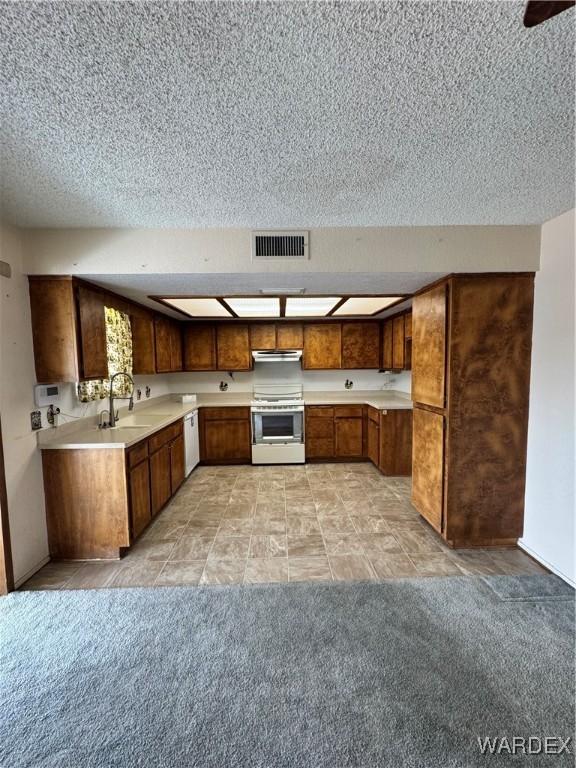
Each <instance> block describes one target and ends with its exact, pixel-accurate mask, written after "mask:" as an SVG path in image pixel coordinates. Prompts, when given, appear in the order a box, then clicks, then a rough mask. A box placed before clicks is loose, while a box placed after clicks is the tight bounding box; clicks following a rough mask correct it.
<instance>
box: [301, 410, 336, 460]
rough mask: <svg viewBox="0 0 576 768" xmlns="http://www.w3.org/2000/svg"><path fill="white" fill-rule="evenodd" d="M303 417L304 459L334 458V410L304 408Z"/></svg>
mask: <svg viewBox="0 0 576 768" xmlns="http://www.w3.org/2000/svg"><path fill="white" fill-rule="evenodd" d="M305 415H306V424H305V427H304V429H305V444H306V458H307V459H332V458H334V408H333V407H332V406H331V405H311V406H307V407H306V410H305Z"/></svg>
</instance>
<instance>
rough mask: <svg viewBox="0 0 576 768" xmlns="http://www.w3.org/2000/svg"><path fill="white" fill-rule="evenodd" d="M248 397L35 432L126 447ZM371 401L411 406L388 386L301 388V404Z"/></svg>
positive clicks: (226, 396)
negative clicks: (112, 423) (105, 425)
mask: <svg viewBox="0 0 576 768" xmlns="http://www.w3.org/2000/svg"><path fill="white" fill-rule="evenodd" d="M251 401H252V393H251V392H222V393H208V394H199V395H198V397H197V401H196V402H195V403H182V402H179V401H176V400H172V399H170V398H169V397H164V398H158V399H157V400H156V401H154V400H152V401H151V402H150V403H143V404H141V405H140V406H139V407H137V408H136V409H135V410H134V411H133V412H128V411H127V410H126V409H121V411H120V414H121V415H120V420H119V422H118V426H117V427H114V428H113V429H98V427H97V420H96V419H95V418H91V419H82V420H81V421H80V422H78V423H77V424H75V423H69V424H66V425H64V426H62V427H58V428H57V429H46V430H42V432H40V433H39V434H38V446H39V447H40V448H42V449H43V450H59V449H94V448H119V449H122V450H124V449H126V448H130V447H131V446H132V445H135V444H136V443H139V442H140V441H141V440H145V439H146V438H148V437H150V436H151V435H153V434H154V432H157V431H158V430H160V429H163V428H164V427H167V426H168V425H169V424H172V423H173V422H174V421H178V419H183V418H184V416H186V414H188V413H191V412H192V411H195V410H196V409H197V408H202V407H209V406H212V407H233V406H236V407H238V406H244V407H247V406H249V405H250V403H251ZM347 403H350V404H352V403H353V404H357V405H371V406H372V407H373V408H378V409H379V410H393V409H407V408H410V409H411V408H412V401H411V400H410V398H409V395H407V394H404V393H402V392H395V391H392V390H389V391H386V390H364V391H362V390H357V391H344V392H340V391H309V392H304V404H305V405H345V404H347Z"/></svg>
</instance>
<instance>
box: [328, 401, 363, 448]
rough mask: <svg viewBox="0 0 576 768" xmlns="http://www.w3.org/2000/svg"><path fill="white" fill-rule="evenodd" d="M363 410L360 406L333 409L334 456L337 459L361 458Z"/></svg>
mask: <svg viewBox="0 0 576 768" xmlns="http://www.w3.org/2000/svg"><path fill="white" fill-rule="evenodd" d="M363 410H364V409H363V407H362V406H361V405H351V406H338V405H337V406H336V407H335V408H334V454H335V456H336V457H337V458H342V459H344V458H349V459H360V458H362V454H363V450H362V449H363V419H362V416H363Z"/></svg>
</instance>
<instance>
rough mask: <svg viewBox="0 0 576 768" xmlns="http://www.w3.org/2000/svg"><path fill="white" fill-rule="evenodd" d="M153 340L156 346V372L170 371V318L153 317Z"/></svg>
mask: <svg viewBox="0 0 576 768" xmlns="http://www.w3.org/2000/svg"><path fill="white" fill-rule="evenodd" d="M154 340H155V347H156V372H157V373H170V371H171V370H172V351H171V347H172V342H171V334H170V320H169V319H168V318H167V317H156V318H155V319H154Z"/></svg>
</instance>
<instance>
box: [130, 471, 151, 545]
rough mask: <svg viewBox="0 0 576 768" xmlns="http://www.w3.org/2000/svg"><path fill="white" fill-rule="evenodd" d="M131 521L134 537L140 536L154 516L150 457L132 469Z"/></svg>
mask: <svg viewBox="0 0 576 768" xmlns="http://www.w3.org/2000/svg"><path fill="white" fill-rule="evenodd" d="M129 484H130V523H131V529H132V537H133V538H136V537H137V536H139V535H140V534H141V533H142V531H143V530H144V528H146V526H147V525H148V523H149V522H150V520H151V518H152V513H151V508H150V467H149V465H148V459H145V460H144V461H141V462H140V464H138V465H137V466H135V467H134V468H133V469H131V470H130V475H129Z"/></svg>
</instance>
